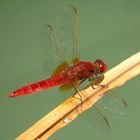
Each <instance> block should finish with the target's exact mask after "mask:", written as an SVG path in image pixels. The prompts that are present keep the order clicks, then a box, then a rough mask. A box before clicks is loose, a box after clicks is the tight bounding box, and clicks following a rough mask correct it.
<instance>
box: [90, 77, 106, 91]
mask: <svg viewBox="0 0 140 140" xmlns="http://www.w3.org/2000/svg"><path fill="white" fill-rule="evenodd" d="M103 80H104V75H102V76H100V77H97V75H95V76H91V77H89V81H91V82H90V85H91V87H92V88H93V89H96V88H95V86H98V87H102V88H108V85H107V84H106V85H102V84H100V83H101V82H102V81H103Z"/></svg>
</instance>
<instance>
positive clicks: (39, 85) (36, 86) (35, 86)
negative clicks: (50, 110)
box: [8, 73, 68, 97]
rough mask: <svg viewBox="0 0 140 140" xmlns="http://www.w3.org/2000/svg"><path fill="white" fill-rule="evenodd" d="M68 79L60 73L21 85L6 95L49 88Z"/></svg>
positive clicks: (17, 94) (25, 93) (23, 93)
mask: <svg viewBox="0 0 140 140" xmlns="http://www.w3.org/2000/svg"><path fill="white" fill-rule="evenodd" d="M67 80H68V79H67V78H66V76H65V75H64V74H63V73H60V74H58V75H56V76H54V77H52V78H49V79H47V80H42V81H39V82H36V83H32V84H29V85H27V86H24V87H21V88H19V89H17V90H16V91H14V92H12V93H10V94H9V95H8V97H15V96H22V95H27V94H31V93H33V92H37V91H41V90H44V89H47V88H51V87H54V86H57V85H60V84H63V83H64V82H66V81H67Z"/></svg>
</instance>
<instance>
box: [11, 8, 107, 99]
mask: <svg viewBox="0 0 140 140" xmlns="http://www.w3.org/2000/svg"><path fill="white" fill-rule="evenodd" d="M64 18H65V19H64V22H65V23H64V24H63V25H62V27H61V28H60V32H61V38H58V36H57V35H56V33H55V31H54V29H53V27H52V26H51V25H47V26H44V28H43V30H44V31H45V32H44V33H43V35H42V36H43V37H44V38H43V40H44V42H43V48H44V50H43V51H44V55H43V60H44V67H45V70H46V71H47V73H48V71H49V68H51V76H50V78H48V79H45V80H42V81H39V82H35V83H32V84H29V85H26V86H24V87H21V88H19V89H17V90H16V91H14V92H12V93H10V94H9V95H8V96H9V97H16V96H21V95H27V94H31V93H34V92H38V91H41V90H45V89H48V88H52V87H54V86H59V85H60V90H66V89H70V88H72V87H74V89H76V87H77V86H79V85H80V83H82V82H83V81H85V80H86V79H89V80H90V81H93V80H94V79H95V78H98V77H99V75H101V74H103V73H104V72H105V71H106V69H107V65H106V64H105V63H104V62H103V61H102V60H99V59H98V60H96V61H95V62H92V61H80V55H79V49H78V46H77V10H76V8H75V7H74V6H70V7H67V9H66V15H65V17H64ZM62 40H65V42H63V41H62ZM60 46H61V47H60ZM46 60H47V61H48V63H45V61H46ZM49 61H50V62H49ZM53 61H59V62H58V63H57V64H56V62H53Z"/></svg>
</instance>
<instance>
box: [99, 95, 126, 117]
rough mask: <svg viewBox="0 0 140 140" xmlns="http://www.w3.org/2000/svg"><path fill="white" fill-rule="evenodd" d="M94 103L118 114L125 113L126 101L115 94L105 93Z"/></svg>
mask: <svg viewBox="0 0 140 140" xmlns="http://www.w3.org/2000/svg"><path fill="white" fill-rule="evenodd" d="M96 104H97V105H99V106H102V107H103V108H104V109H106V110H109V111H111V112H113V113H116V114H119V115H124V114H125V113H126V108H127V102H126V101H125V100H124V99H122V98H121V97H119V96H117V95H116V94H111V93H109V94H106V95H105V96H104V97H103V98H102V99H101V100H99V101H98V102H97V103H96Z"/></svg>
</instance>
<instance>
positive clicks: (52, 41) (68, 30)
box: [41, 6, 79, 76]
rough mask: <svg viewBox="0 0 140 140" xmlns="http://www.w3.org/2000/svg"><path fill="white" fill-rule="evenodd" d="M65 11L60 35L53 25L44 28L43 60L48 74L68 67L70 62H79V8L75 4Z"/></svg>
mask: <svg viewBox="0 0 140 140" xmlns="http://www.w3.org/2000/svg"><path fill="white" fill-rule="evenodd" d="M64 13H65V15H64V18H63V23H62V25H61V26H60V30H59V31H58V36H57V35H56V33H55V31H54V29H53V27H52V26H51V25H45V26H43V28H42V34H41V40H42V61H43V67H44V70H45V73H46V74H47V75H48V76H50V75H55V74H57V73H59V72H61V71H63V70H65V69H67V67H68V66H69V64H68V63H71V64H75V63H77V62H79V49H78V46H77V10H76V8H75V7H74V6H68V7H66V8H65V11H64Z"/></svg>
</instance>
